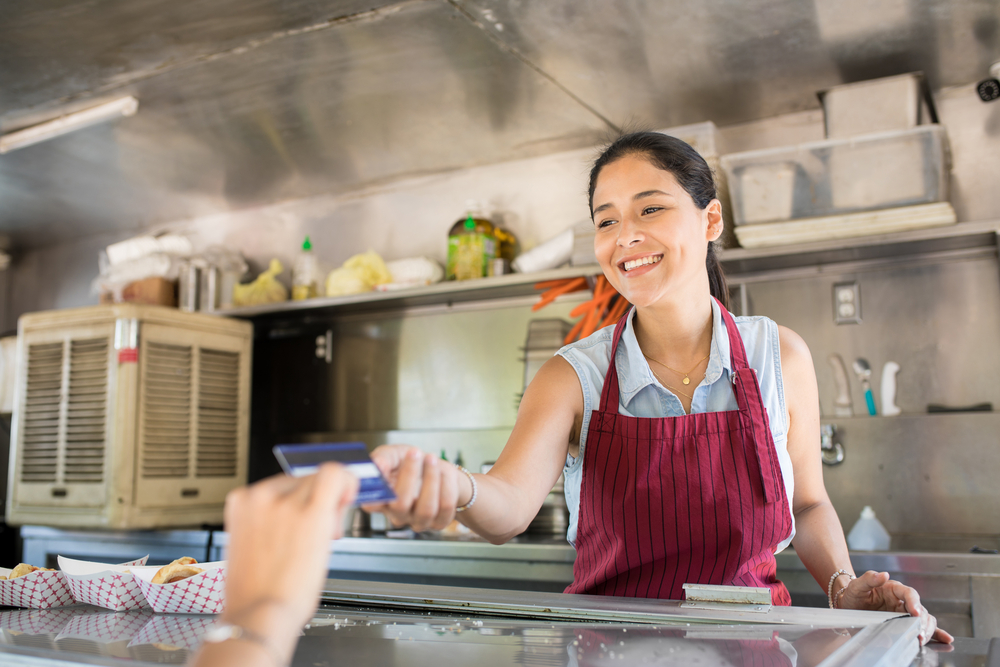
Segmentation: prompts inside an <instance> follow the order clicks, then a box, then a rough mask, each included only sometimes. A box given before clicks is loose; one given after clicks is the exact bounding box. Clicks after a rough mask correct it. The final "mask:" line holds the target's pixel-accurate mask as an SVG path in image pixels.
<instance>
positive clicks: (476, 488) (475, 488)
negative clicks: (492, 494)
mask: <svg viewBox="0 0 1000 667" xmlns="http://www.w3.org/2000/svg"><path fill="white" fill-rule="evenodd" d="M455 467H456V468H458V469H459V470H461V471H462V472H464V473H465V476H466V477H468V478H469V481H470V482H472V497H471V498H469V502H467V503H465V504H464V505H462V506H461V507H456V508H455V511H456V512H464V511H465V510H467V509H469V508H470V507H472V506H473V505H474V504H476V496H478V495H479V485H478V484H476V478H475V477H473V476H472V473H471V472H469V471H468V470H466V469H465V468H463V467H462V466H455Z"/></svg>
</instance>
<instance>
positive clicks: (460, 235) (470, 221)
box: [445, 207, 497, 280]
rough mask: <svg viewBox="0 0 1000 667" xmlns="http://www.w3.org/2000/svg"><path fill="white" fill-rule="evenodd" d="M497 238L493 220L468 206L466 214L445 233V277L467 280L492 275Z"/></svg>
mask: <svg viewBox="0 0 1000 667" xmlns="http://www.w3.org/2000/svg"><path fill="white" fill-rule="evenodd" d="M496 257H497V239H496V236H495V235H494V227H493V223H491V222H490V221H489V220H487V219H486V218H485V217H483V216H482V215H481V214H477V211H476V210H475V209H474V208H473V207H470V208H469V212H468V214H467V215H466V216H465V217H464V218H461V219H459V220H458V221H457V222H455V224H454V225H452V227H451V230H450V231H449V232H448V265H447V267H446V269H445V275H446V277H447V279H448V280H471V279H473V278H485V277H486V276H491V275H493V260H494V259H496Z"/></svg>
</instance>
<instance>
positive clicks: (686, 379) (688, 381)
mask: <svg viewBox="0 0 1000 667" xmlns="http://www.w3.org/2000/svg"><path fill="white" fill-rule="evenodd" d="M642 356H644V357H646V358H647V359H649V360H650V361H656V359H654V358H653V357H651V356H649V355H648V354H646V353H645V352H643V353H642ZM710 356H712V352H711V351H709V353H708V354H706V355H705V356H704V357H703V358H702V359H700V360H699V361H698V363H696V364H695V365H694V368H692V369H691V370H689V371H688V372H687V373H685V372H684V371H679V370H677V369H675V368H671V367H670V366H667V365H666V364H665V363H663V362H662V361H656V363H658V364H659V365H661V366H663V367H664V368H666V369H667V370H668V371H673V372H674V373H677V374H678V375H683V376H684V379H683V380H681V382H683V383H684V384H691V378H689V377H688V375H690V374H691V373H693V372H694V371H695V370H696V369H697V368H698V367H699V366H701V362H703V361H705V359H708V358H709V357H710ZM649 370H653V369H652V368H651V369H649ZM653 375H656V372H655V371H654V372H653ZM657 377H659V376H657Z"/></svg>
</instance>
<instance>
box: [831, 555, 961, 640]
mask: <svg viewBox="0 0 1000 667" xmlns="http://www.w3.org/2000/svg"><path fill="white" fill-rule="evenodd" d="M837 607H838V608H839V609H867V610H870V611H895V612H899V613H904V612H905V613H907V614H909V615H910V616H916V617H917V618H919V619H920V635H919V637H920V643H921V644H926V643H927V642H929V641H930V640H931V639H933V640H934V641H939V642H942V643H944V644H950V643H951V642H952V639H953V637H952V636H951V635H950V634H948V633H947V632H945V631H944V630H942V629H941V628H939V627H937V619H936V618H934V617H933V616H931V615H930V614H929V613H928V612H927V610H926V609H925V608H924V606H923V605H922V604H920V595H919V594H918V593H917V591H916V590H914V589H912V588H910V587H909V586H905V585H904V584H902V583H900V582H898V581H893V580H892V579H890V578H889V573H888V572H875V571H874V570H869V571H868V572H865V573H864V574H862V575H861V576H860V577H858V578H857V579H853V580H851V582H850V583H849V584H848V585H847V590H845V591H844V593H843V595H841V597H840V599H839V600H838V602H837Z"/></svg>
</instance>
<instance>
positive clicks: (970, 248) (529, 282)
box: [217, 220, 1000, 321]
mask: <svg viewBox="0 0 1000 667" xmlns="http://www.w3.org/2000/svg"><path fill="white" fill-rule="evenodd" d="M998 233H1000V220H989V221H982V222H963V223H959V224H956V225H948V226H944V227H934V228H930V229H921V230H916V231H912V232H899V233H896V234H883V235H878V236H863V237H856V238H852V239H848V240H836V241H821V242H817V243H803V244H796V245H788V246H777V247H771V248H755V249H746V248H731V249H728V250H722V251H721V252H720V253H719V260H720V261H721V262H722V266H723V268H724V269H725V271H726V273H727V275H728V276H729V277H730V278H732V279H733V281H738V280H740V279H742V278H745V277H747V276H753V275H759V274H768V275H773V274H785V275H788V276H789V277H790V276H793V275H795V274H797V273H799V272H802V271H803V270H806V271H810V270H811V271H815V270H817V269H818V268H821V267H824V266H833V265H845V264H870V263H884V262H900V261H907V260H910V259H913V258H919V257H934V256H942V255H944V256H956V255H957V256H965V255H972V254H988V253H995V252H996V248H997V245H998V241H997V235H998ZM600 272H601V268H600V267H599V266H597V265H596V264H594V265H589V266H572V267H566V268H561V269H553V270H550V271H540V272H538V273H527V274H525V273H514V274H509V275H504V276H497V277H493V278H482V279H479V280H467V281H461V282H455V281H448V282H442V283H437V284H434V285H427V286H426V287H415V288H411V289H401V290H394V291H388V292H366V293H364V294H355V295H351V296H343V297H321V298H317V299H309V300H307V301H284V302H282V303H276V304H268V305H264V306H250V307H243V308H230V309H225V310H221V311H218V312H217V314H219V315H228V316H231V317H240V318H246V319H253V320H258V321H259V320H273V319H282V318H284V319H288V318H296V319H298V318H299V317H301V316H309V315H317V316H324V317H328V316H330V315H337V314H345V313H363V312H373V311H386V310H400V309H404V308H414V307H419V306H431V305H442V304H444V305H451V304H455V303H463V302H470V301H487V300H494V299H506V298H515V297H524V296H531V295H533V294H535V293H536V291H535V288H534V285H535V283H537V282H540V281H543V280H556V279H560V278H576V277H580V276H593V275H597V274H599V273H600Z"/></svg>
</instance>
